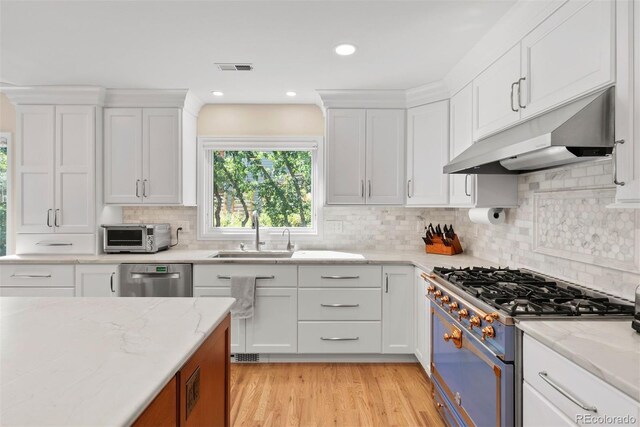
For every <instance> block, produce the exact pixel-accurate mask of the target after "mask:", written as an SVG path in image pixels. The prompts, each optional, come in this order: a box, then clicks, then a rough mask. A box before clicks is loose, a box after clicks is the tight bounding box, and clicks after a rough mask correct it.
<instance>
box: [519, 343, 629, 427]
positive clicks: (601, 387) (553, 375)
mask: <svg viewBox="0 0 640 427" xmlns="http://www.w3.org/2000/svg"><path fill="white" fill-rule="evenodd" d="M523 354H524V355H523V367H524V368H523V371H524V380H525V381H526V382H527V383H529V384H530V385H531V387H532V388H533V389H535V390H536V391H538V392H539V393H540V394H541V395H542V396H544V397H545V398H546V399H547V400H548V401H550V402H553V403H554V405H555V406H556V407H557V408H558V409H559V410H560V411H561V412H562V413H564V414H565V415H566V416H567V417H568V418H569V419H571V420H574V421H575V422H577V423H578V424H579V425H582V424H584V425H586V424H587V420H586V419H583V420H584V421H583V423H581V422H580V419H579V418H576V416H577V415H582V414H585V415H603V414H605V415H607V416H624V415H627V416H628V415H631V416H633V417H635V418H636V419H638V417H639V412H640V408H639V404H638V402H634V401H633V399H631V398H630V397H628V396H627V395H625V394H624V393H622V392H621V391H619V390H616V389H615V388H613V387H612V386H610V385H609V384H607V383H605V382H604V381H602V380H601V379H599V378H597V377H596V376H594V375H593V374H591V373H590V372H587V371H586V370H584V369H582V368H581V367H580V366H578V365H576V364H575V363H573V362H571V361H569V360H568V359H566V358H565V357H564V356H562V355H560V354H558V353H556V352H555V351H553V350H551V349H550V348H549V347H547V346H545V345H544V344H541V343H540V342H538V341H536V340H535V339H533V338H531V337H529V336H528V335H525V336H524V344H523ZM554 386H555V387H554ZM572 400H573V401H572ZM574 401H575V402H574ZM578 402H579V403H580V404H582V405H583V406H588V407H594V408H596V409H597V413H596V412H593V411H589V410H586V409H584V408H582V407H580V406H579V404H578Z"/></svg>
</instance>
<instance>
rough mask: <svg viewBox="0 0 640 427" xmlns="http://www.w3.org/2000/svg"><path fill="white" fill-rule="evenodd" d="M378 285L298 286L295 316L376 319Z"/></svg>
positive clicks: (377, 317)
mask: <svg viewBox="0 0 640 427" xmlns="http://www.w3.org/2000/svg"><path fill="white" fill-rule="evenodd" d="M381 307H382V296H381V294H380V289H311V288H308V289H299V290H298V319H299V320H380V316H381Z"/></svg>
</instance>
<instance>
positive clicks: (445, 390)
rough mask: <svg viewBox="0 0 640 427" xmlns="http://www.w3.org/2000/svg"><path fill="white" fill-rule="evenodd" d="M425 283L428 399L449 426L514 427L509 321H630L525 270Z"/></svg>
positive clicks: (612, 301)
mask: <svg viewBox="0 0 640 427" xmlns="http://www.w3.org/2000/svg"><path fill="white" fill-rule="evenodd" d="M433 272H434V274H433V275H431V276H423V277H424V279H425V280H426V281H427V282H429V286H428V287H427V292H428V296H429V299H430V300H431V325H432V326H431V327H432V331H431V332H432V333H431V372H432V384H433V397H434V402H435V404H436V407H437V408H438V410H439V412H440V414H441V415H442V417H443V419H444V420H445V421H446V422H447V424H448V425H450V426H480V427H489V426H491V427H493V426H498V427H507V426H513V425H519V424H520V422H519V416H518V415H517V412H518V411H517V409H516V403H515V402H516V399H515V398H514V396H515V395H516V393H517V387H516V382H517V381H516V378H517V377H518V376H519V375H518V369H519V368H520V367H519V366H518V364H519V363H518V360H519V359H518V358H519V354H517V353H518V352H519V350H518V346H517V344H516V341H517V340H518V338H519V337H518V333H517V331H516V329H515V327H514V317H518V318H520V317H525V318H527V319H531V318H540V319H545V320H549V319H554V318H556V319H557V318H564V319H566V318H567V316H572V317H573V318H575V319H587V318H593V317H597V318H601V317H602V316H616V317H619V316H632V315H633V305H631V304H629V303H628V302H626V301H624V300H619V299H616V298H610V297H608V296H605V295H603V294H600V293H597V292H595V291H592V290H590V289H586V288H583V287H580V286H577V285H573V284H570V283H567V282H563V281H560V280H556V279H553V278H549V277H546V276H543V275H541V274H538V273H534V272H532V271H528V270H513V269H508V268H478V267H474V268H464V269H462V268H460V269H451V268H440V267H436V268H434V270H433Z"/></svg>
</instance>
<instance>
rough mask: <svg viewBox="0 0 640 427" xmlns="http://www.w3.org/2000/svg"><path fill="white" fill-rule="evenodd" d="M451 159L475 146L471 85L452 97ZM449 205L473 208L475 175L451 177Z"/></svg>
mask: <svg viewBox="0 0 640 427" xmlns="http://www.w3.org/2000/svg"><path fill="white" fill-rule="evenodd" d="M449 126H450V129H451V131H450V138H451V139H450V144H451V145H450V148H449V157H450V159H453V158H455V157H456V156H458V155H460V154H461V153H462V152H463V151H464V150H466V149H467V148H469V147H471V145H472V144H473V87H472V85H471V83H469V84H468V85H466V86H465V87H464V88H463V89H462V90H461V91H460V92H458V93H456V94H455V95H454V96H453V97H451V102H450V109H449ZM449 179H450V181H451V184H450V193H449V203H450V204H451V205H452V206H463V207H464V206H472V205H473V202H474V197H473V196H474V192H475V175H472V174H452V175H450V178H449Z"/></svg>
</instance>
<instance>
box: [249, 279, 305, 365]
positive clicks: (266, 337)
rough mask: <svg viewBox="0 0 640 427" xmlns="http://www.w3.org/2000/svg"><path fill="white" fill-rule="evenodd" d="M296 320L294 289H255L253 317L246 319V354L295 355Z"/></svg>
mask: <svg viewBox="0 0 640 427" xmlns="http://www.w3.org/2000/svg"><path fill="white" fill-rule="evenodd" d="M297 320H298V291H297V289H292V288H258V289H256V302H255V307H254V312H253V317H251V318H249V319H247V320H246V351H247V353H295V352H297V350H298V331H297V325H296V322H297Z"/></svg>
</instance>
